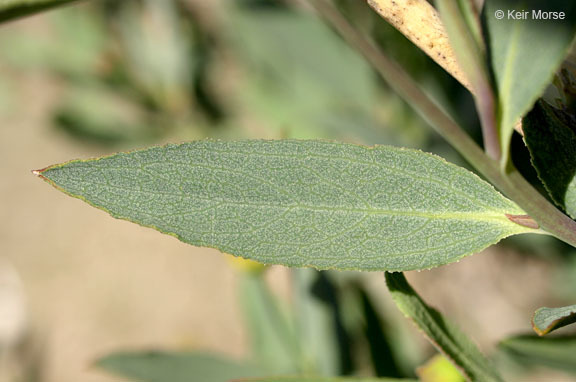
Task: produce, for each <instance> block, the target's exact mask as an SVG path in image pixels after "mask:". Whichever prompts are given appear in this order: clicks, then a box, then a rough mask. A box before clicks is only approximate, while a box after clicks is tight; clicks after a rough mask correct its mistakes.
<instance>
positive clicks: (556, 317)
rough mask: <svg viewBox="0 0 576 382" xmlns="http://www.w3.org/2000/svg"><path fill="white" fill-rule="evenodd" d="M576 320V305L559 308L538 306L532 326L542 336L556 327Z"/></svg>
mask: <svg viewBox="0 0 576 382" xmlns="http://www.w3.org/2000/svg"><path fill="white" fill-rule="evenodd" d="M575 322H576V305H570V306H563V307H561V308H546V307H544V308H540V309H538V310H537V311H536V312H535V313H534V317H533V318H532V327H533V328H534V331H535V332H536V333H538V335H540V336H543V335H545V334H548V333H550V332H552V331H554V330H556V329H560V328H562V327H564V326H566V325H570V324H573V323H575Z"/></svg>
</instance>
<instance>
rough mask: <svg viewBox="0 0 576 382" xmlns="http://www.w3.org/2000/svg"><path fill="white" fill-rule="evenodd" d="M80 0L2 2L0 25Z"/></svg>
mask: <svg viewBox="0 0 576 382" xmlns="http://www.w3.org/2000/svg"><path fill="white" fill-rule="evenodd" d="M75 1H79V0H0V23H2V22H6V21H10V20H14V19H17V18H20V17H24V16H29V15H32V14H34V13H38V12H42V11H45V10H48V9H50V8H55V7H59V6H61V5H65V4H68V3H73V2H75Z"/></svg>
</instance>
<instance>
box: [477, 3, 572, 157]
mask: <svg viewBox="0 0 576 382" xmlns="http://www.w3.org/2000/svg"><path fill="white" fill-rule="evenodd" d="M520 10H522V11H524V10H526V14H527V15H526V18H520V19H519V18H512V17H510V14H509V11H520ZM534 10H535V11H539V10H540V11H555V12H565V18H564V19H561V20H538V19H534V17H533V14H532V12H533V11H534ZM498 11H502V12H504V13H503V15H504V17H503V18H502V19H498V18H497V17H496V16H495V15H496V12H498ZM514 14H516V13H514ZM575 15H576V3H574V2H571V1H569V2H566V1H563V0H553V1H547V2H542V1H538V0H487V1H486V4H485V8H484V21H485V25H486V29H487V39H488V46H489V47H490V57H491V63H492V69H493V72H494V77H495V82H496V89H497V93H498V95H499V98H500V118H499V127H500V139H501V146H502V153H503V156H502V160H503V163H504V162H506V161H507V158H508V154H509V149H510V139H511V138H512V133H513V131H514V125H515V124H516V122H517V121H518V120H519V119H520V118H521V117H522V116H523V115H524V114H525V113H526V112H527V111H528V110H529V109H530V107H531V106H532V105H533V104H534V102H535V101H536V99H538V97H540V95H541V94H542V93H543V92H544V89H545V87H546V85H547V84H548V83H549V82H550V80H551V79H552V76H553V74H554V72H555V71H556V70H557V68H558V67H559V66H560V64H561V63H562V60H563V59H564V57H565V56H566V54H567V52H568V48H569V46H570V43H571V42H572V40H573V38H574V34H575V32H576V17H575Z"/></svg>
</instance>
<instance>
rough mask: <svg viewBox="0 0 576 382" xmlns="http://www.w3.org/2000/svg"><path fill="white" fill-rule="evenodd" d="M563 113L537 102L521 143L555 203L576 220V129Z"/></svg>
mask: <svg viewBox="0 0 576 382" xmlns="http://www.w3.org/2000/svg"><path fill="white" fill-rule="evenodd" d="M572 118H573V117H572V116H570V115H569V114H567V113H566V112H564V111H562V110H559V109H556V108H554V107H552V106H550V105H548V104H547V103H546V102H544V101H539V102H537V103H536V105H535V106H534V108H533V109H532V110H531V111H530V112H529V113H528V114H527V115H526V117H525V118H524V120H523V129H524V140H525V142H526V145H527V146H528V149H529V150H530V156H531V157H532V164H533V165H534V167H535V168H536V171H537V172H538V177H539V178H540V180H541V181H542V183H544V186H545V187H546V190H547V191H548V193H549V194H550V196H551V197H552V200H554V202H555V203H556V204H557V205H558V206H560V207H562V208H564V209H565V210H566V212H567V213H568V215H570V216H571V217H572V218H576V178H575V177H574V175H576V130H573V127H572V128H571V125H572V126H573V124H574V122H573V121H572Z"/></svg>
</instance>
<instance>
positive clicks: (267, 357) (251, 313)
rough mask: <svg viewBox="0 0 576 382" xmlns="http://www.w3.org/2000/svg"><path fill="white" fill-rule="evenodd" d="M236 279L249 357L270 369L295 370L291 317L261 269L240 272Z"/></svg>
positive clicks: (297, 355)
mask: <svg viewBox="0 0 576 382" xmlns="http://www.w3.org/2000/svg"><path fill="white" fill-rule="evenodd" d="M239 281H240V283H239V288H240V297H241V300H240V301H241V304H240V305H241V307H242V310H243V312H244V319H245V324H246V327H247V332H248V336H249V338H250V342H251V347H252V355H253V358H254V359H255V361H256V362H258V364H261V365H265V366H266V370H269V371H270V372H274V373H279V372H283V373H297V372H299V371H300V370H299V369H298V362H299V361H300V351H299V350H300V349H299V343H298V339H297V337H296V335H295V328H294V322H293V317H292V316H289V317H287V316H286V315H285V314H284V312H283V311H282V309H281V306H280V301H278V299H277V298H276V297H275V296H274V295H273V294H272V293H271V291H270V289H269V287H268V285H267V284H266V282H265V280H264V278H263V274H262V273H248V272H244V273H242V274H241V275H240V280H239Z"/></svg>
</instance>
